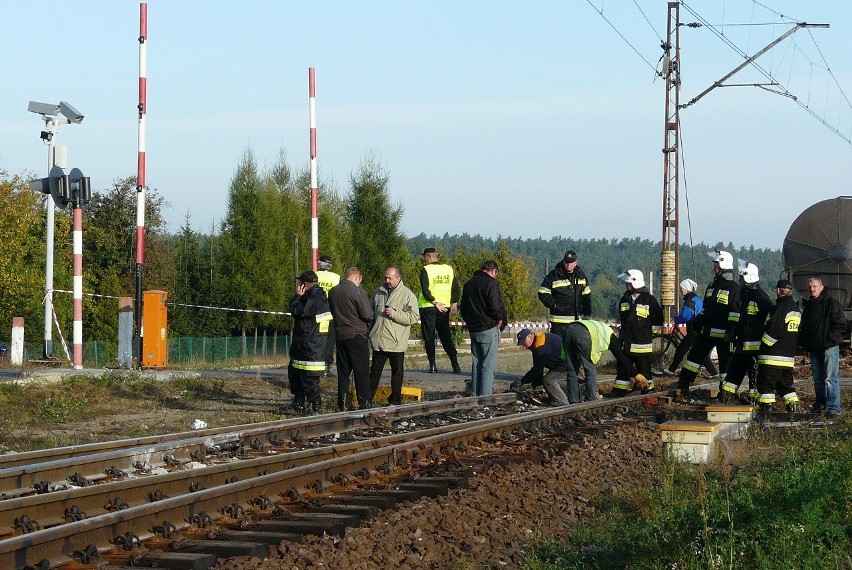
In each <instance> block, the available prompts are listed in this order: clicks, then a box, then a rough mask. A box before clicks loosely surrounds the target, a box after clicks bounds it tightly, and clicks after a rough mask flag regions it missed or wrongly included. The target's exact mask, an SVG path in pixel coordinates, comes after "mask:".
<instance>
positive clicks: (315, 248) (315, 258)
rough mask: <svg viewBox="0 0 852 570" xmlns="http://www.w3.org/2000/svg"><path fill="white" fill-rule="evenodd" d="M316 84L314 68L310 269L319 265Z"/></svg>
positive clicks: (311, 78)
mask: <svg viewBox="0 0 852 570" xmlns="http://www.w3.org/2000/svg"><path fill="white" fill-rule="evenodd" d="M316 98H317V84H316V76H315V75H314V68H313V67H309V68H308V106H309V108H310V121H311V268H312V269H313V270H314V271H316V270H317V267H318V264H319V213H318V212H319V209H318V207H317V194H318V191H317V101H316Z"/></svg>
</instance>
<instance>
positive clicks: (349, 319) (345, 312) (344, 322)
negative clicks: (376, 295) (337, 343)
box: [328, 279, 373, 340]
mask: <svg viewBox="0 0 852 570" xmlns="http://www.w3.org/2000/svg"><path fill="white" fill-rule="evenodd" d="M328 304H329V307H330V308H331V314H332V315H333V316H334V331H335V333H337V339H338V340H348V339H350V338H353V337H355V336H357V335H361V336H363V337H364V338H367V331H368V330H369V325H370V324H371V323H372V322H373V307H372V305H370V299H369V298H368V297H367V292H366V291H364V290H363V289H361V288H360V287H358V286H357V285H355V283H354V282H352V281H350V280H349V279H343V280H342V281H341V282H340V283H338V284H337V285H335V286H334V287H332V288H331V291H329V292H328Z"/></svg>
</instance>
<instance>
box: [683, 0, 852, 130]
mask: <svg viewBox="0 0 852 570" xmlns="http://www.w3.org/2000/svg"><path fill="white" fill-rule="evenodd" d="M753 1H754V2H755V3H757V4H759V2H757V1H756V0H753ZM681 6H683V7H684V8H686V9H687V10H688V11H689V12H690V13H691V14H692V15H693V16H694V17H695V18H696V19H698V20H699V21H700V22H701V24H702V25H703V26H704V27H706V28H709V29H710V31H711V32H712V33H713V34H714V35H715V36H716V37H717V38H719V39H720V40H721V41H722V42H723V43H725V44H726V45H727V46H728V47H730V48H731V49H732V50H734V51H735V52H736V53H737V54H739V55H740V56H741V57H742V58H743V59H746V60H749V65H751V66H752V67H754V68H755V69H756V70H757V71H758V72H760V73H761V74H762V75H763V76H764V77H766V79H768V80H769V81H770V82H772V83H773V84H774V85H775V86H777V87H778V88H779V90H778V91H774V90H773V92H774V93H778V94H779V95H784V96H786V97H789V98H790V99H792V100H793V101H794V102H795V103H796V104H797V105H798V106H799V107H801V108H802V109H804V110H805V111H806V112H807V113H808V114H809V115H811V116H812V117H813V118H814V119H816V120H817V121H819V122H820V123H822V125H823V126H825V127H826V128H827V129H828V130H830V131H831V132H833V133H834V134H835V135H837V136H838V137H840V138H841V139H843V140H844V141H845V142H846V143H848V144H850V145H852V139H850V138H849V137H847V136H846V135H844V134H843V133H842V132H840V130H839V129H838V128H837V127H835V126H834V125H831V124H829V123H828V122H827V121H826V120H825V119H824V118H822V117H820V116H819V115H818V114H817V113H816V111H814V110H813V109H812V108H811V107H810V106H809V104H805V103H802V102H801V101H800V100H799V98H798V97H796V96H795V95H794V94H793V93H792V92H790V90H789V89H787V87H785V86H784V85H782V84H781V82H779V81H778V80H777V79H775V77H774V76H773V75H772V73H771V72H769V71H767V70H766V69H764V68H763V67H762V66H761V65H760V64H758V63H757V62H756V61H754V60H752V59H751V58H750V57H749V56H748V54H747V53H746V52H744V51H743V50H742V49H741V48H740V47H739V46H737V45H736V44H734V43H733V42H732V41H731V40H729V39H728V38H727V36H725V35H724V34H722V33H721V32H720V31H719V30H718V29H716V28H715V27H714V26H713V25H712V24H710V23H709V22H708V21H707V20H706V19H705V18H703V17H702V16H701V15H699V14H698V13H697V12H696V11H695V10H693V9H692V8H691V7H689V6H688V5H687V4H686V2H683V1H681ZM761 6H762V4H761ZM811 39H813V35H811ZM814 44H816V41H815V40H814ZM817 50H818V51H819V48H818V47H817ZM820 54H822V52H820ZM827 65H828V64H827V63H826V66H827ZM829 73H831V72H830V70H829ZM831 75H832V77H833V74H831ZM835 82H836V79H835ZM838 88H839V84H838ZM841 92H842V90H841ZM843 97H844V99H846V101H847V103H848V99H847V98H846V94H845V93H843ZM808 98H809V99H810V96H809V97H808ZM693 101H694V99H693Z"/></svg>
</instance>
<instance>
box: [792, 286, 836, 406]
mask: <svg viewBox="0 0 852 570" xmlns="http://www.w3.org/2000/svg"><path fill="white" fill-rule="evenodd" d="M808 291H809V292H810V298H809V299H807V300H803V302H802V304H803V306H804V307H803V309H802V324H801V328H799V346H801V347H802V348H803V349H804V350H805V354H806V355H807V356H810V360H811V373H812V374H813V377H814V391H815V392H816V402H815V403H814V406H813V410H812V411H814V412H827V413H829V414H831V415H840V379H839V378H838V370H839V366H840V343H841V342H842V341H843V336H844V335H845V334H846V326H847V323H846V315H845V314H844V313H843V307H842V306H841V305H840V301H838V300H837V299H835V298H834V297H832V296H831V295H829V293H828V291H826V290H825V285H823V282H822V279H818V278H817V277H812V278H810V279H808Z"/></svg>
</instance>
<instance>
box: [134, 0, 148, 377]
mask: <svg viewBox="0 0 852 570" xmlns="http://www.w3.org/2000/svg"><path fill="white" fill-rule="evenodd" d="M147 93H148V4H147V3H145V2H142V3H140V4H139V104H138V105H137V106H136V108H137V109H138V111H139V131H138V144H137V159H136V302H135V307H134V311H133V312H134V318H135V321H136V334H137V335H138V337H139V341H138V348H137V353H136V354H137V355H138V357H139V361H138V362H139V365H140V366H141V363H142V333H143V331H142V270H143V269H144V267H145V116H146V114H147V111H148V109H147Z"/></svg>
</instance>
